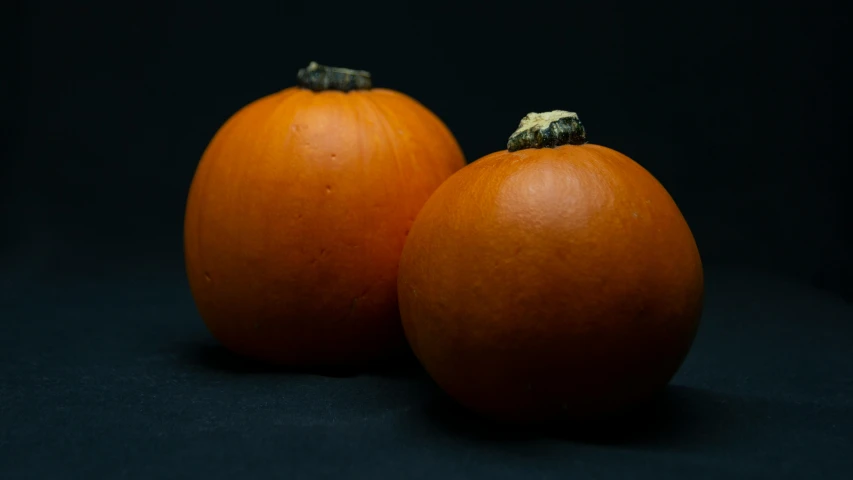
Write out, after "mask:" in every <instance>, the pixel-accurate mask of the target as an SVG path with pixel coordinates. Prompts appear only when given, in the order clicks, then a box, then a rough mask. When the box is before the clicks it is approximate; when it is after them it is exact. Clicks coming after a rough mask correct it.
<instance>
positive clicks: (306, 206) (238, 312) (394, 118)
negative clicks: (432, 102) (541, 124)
mask: <svg viewBox="0 0 853 480" xmlns="http://www.w3.org/2000/svg"><path fill="white" fill-rule="evenodd" d="M464 164H465V160H464V158H463V155H462V152H461V150H460V148H459V146H458V145H457V142H456V140H455V139H454V137H453V135H452V134H451V132H450V131H449V130H448V129H447V128H446V127H445V125H444V124H443V123H442V122H441V120H439V119H438V118H437V117H436V116H435V115H434V114H432V113H431V112H430V111H428V110H427V109H426V108H425V107H423V106H422V105H421V104H419V103H418V102H416V101H415V100H413V99H411V98H410V97H408V96H406V95H404V94H401V93H397V92H394V91H391V90H385V89H372V90H353V91H348V92H344V91H337V90H326V91H312V90H310V89H307V88H302V87H292V88H288V89H286V90H283V91H281V92H279V93H276V94H273V95H270V96H267V97H264V98H261V99H259V100H257V101H255V102H252V103H251V104H249V105H247V106H246V107H244V108H242V109H241V110H239V111H238V112H237V113H236V114H235V115H234V116H232V117H231V118H230V119H229V120H228V121H227V122H226V123H225V124H224V125H223V126H222V127H221V129H220V130H219V131H218V132H217V133H216V135H215V136H214V138H213V139H212V141H211V142H210V144H209V146H208V148H207V149H206V151H205V152H204V154H203V156H202V159H201V161H200V162H199V165H198V167H197V171H196V173H195V176H194V178H193V181H192V185H191V187H190V192H189V197H188V201H187V205H186V216H185V225H184V242H185V243H184V247H185V259H186V270H187V274H188V277H189V284H190V287H191V291H192V294H193V297H194V299H195V302H196V305H197V308H198V310H199V312H200V315H201V317H202V318H203V320H204V322H205V323H206V325H207V327H208V328H209V330H210V331H211V332H212V334H213V335H214V336H215V337H216V338H217V339H218V340H219V341H220V342H221V343H222V344H223V345H224V346H226V347H227V348H229V349H230V350H232V351H234V352H237V353H239V354H242V355H246V356H250V357H254V358H256V359H259V360H263V361H265V362H269V363H274V364H280V365H289V366H322V365H360V364H364V363H369V362H372V361H375V360H381V359H382V358H385V357H386V356H388V355H393V354H394V353H395V352H397V351H400V350H401V349H405V345H406V344H405V338H404V336H403V334H402V329H401V326H400V322H399V311H398V307H397V295H396V277H397V269H398V264H399V257H400V253H401V251H402V248H403V243H404V239H405V237H406V235H407V233H408V231H409V228H410V226H411V223H412V221H413V220H414V218H415V216H416V214H417V213H418V211H419V210H420V208H421V207H422V205H423V204H424V202H425V201H426V200H427V198H428V197H429V195H430V194H431V193H432V192H433V191H434V190H435V188H436V187H438V186H439V185H440V184H441V182H442V181H443V180H445V179H446V178H447V177H448V176H450V174H452V173H453V172H454V171H456V170H458V169H459V168H461V167H462V166H464Z"/></svg>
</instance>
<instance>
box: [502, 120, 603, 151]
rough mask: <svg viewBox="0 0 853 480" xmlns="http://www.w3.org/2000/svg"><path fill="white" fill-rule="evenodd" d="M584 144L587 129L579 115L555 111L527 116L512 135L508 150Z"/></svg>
mask: <svg viewBox="0 0 853 480" xmlns="http://www.w3.org/2000/svg"><path fill="white" fill-rule="evenodd" d="M584 143H586V129H585V128H584V127H583V124H582V123H581V121H580V119H578V114H577V113H574V112H566V111H563V110H554V111H553V112H545V113H528V114H527V115H525V116H524V118H522V119H521V123H519V124H518V129H517V130H516V131H515V132H513V133H512V135H510V137H509V141H507V144H506V149H507V150H509V151H510V152H514V151H516V150H523V149H526V148H546V147H550V148H553V147H559V146H561V145H583V144H584Z"/></svg>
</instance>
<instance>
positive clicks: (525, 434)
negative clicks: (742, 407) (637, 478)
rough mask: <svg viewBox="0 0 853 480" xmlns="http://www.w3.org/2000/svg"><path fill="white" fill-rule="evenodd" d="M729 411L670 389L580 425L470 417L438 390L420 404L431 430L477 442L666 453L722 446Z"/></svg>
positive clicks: (711, 399) (717, 401)
mask: <svg viewBox="0 0 853 480" xmlns="http://www.w3.org/2000/svg"><path fill="white" fill-rule="evenodd" d="M735 407H736V405H733V404H732V403H731V402H728V401H727V399H726V397H725V396H723V395H719V394H716V393H714V392H712V391H710V390H705V389H700V388H695V387H686V386H679V385H670V386H668V387H667V388H666V389H664V391H663V392H662V393H661V394H659V395H658V396H656V397H655V398H653V399H651V400H650V401H648V402H646V403H644V404H641V405H638V406H636V407H635V408H633V409H632V410H630V411H628V412H625V413H622V414H619V415H614V416H611V417H608V418H602V419H598V420H595V421H589V422H586V423H555V424H548V425H538V426H519V425H508V424H501V423H497V422H495V421H492V420H490V419H487V418H484V417H481V416H477V415H474V414H472V413H471V412H469V411H467V410H466V409H464V408H463V407H461V406H459V405H458V404H457V403H456V402H454V401H453V400H452V399H450V398H449V397H448V396H447V395H444V394H443V392H438V391H436V393H435V395H434V397H433V398H432V399H431V400H430V401H429V402H427V404H426V405H425V413H426V415H427V416H428V417H429V418H430V421H431V423H432V424H433V425H434V426H435V427H436V428H439V429H441V430H445V431H446V433H449V434H451V435H454V436H461V437H465V438H468V439H470V440H474V441H477V442H484V441H485V442H529V441H536V440H552V441H553V440H562V441H567V442H573V443H583V444H592V445H600V446H607V445H611V446H631V447H632V448H641V449H643V448H645V449H663V450H668V451H671V450H684V449H688V448H691V447H694V446H696V445H707V444H708V443H709V442H712V443H713V442H715V441H719V442H723V443H725V442H726V441H727V439H728V438H729V437H730V436H731V429H730V428H728V427H730V426H731V425H732V424H733V423H736V416H737V414H736V412H735V411H734V410H733V408H735Z"/></svg>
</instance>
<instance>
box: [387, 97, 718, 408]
mask: <svg viewBox="0 0 853 480" xmlns="http://www.w3.org/2000/svg"><path fill="white" fill-rule="evenodd" d="M398 281H399V286H398V292H399V297H400V309H401V315H402V322H403V327H404V330H405V333H406V336H407V338H408V341H409V343H410V345H411V347H412V350H413V351H414V353H415V355H416V356H417V357H418V359H419V360H420V362H421V363H422V364H423V365H424V367H425V368H426V370H427V371H428V372H429V374H430V375H431V376H432V378H433V379H434V380H435V381H436V383H437V384H438V385H439V386H440V387H441V388H443V389H444V390H445V391H446V392H447V393H448V394H449V395H450V396H451V397H453V398H455V399H456V400H457V401H458V402H459V403H461V404H462V405H464V406H466V407H468V408H470V409H471V410H474V411H476V412H479V413H481V414H483V415H486V416H489V417H492V418H494V419H498V420H503V421H509V422H519V423H538V422H543V421H555V420H556V421H559V420H574V421H577V420H591V419H596V418H600V416H602V415H608V414H613V413H617V412H621V411H623V410H625V409H627V408H630V407H631V406H634V405H636V404H637V403H638V402H641V401H642V400H645V399H648V398H650V397H651V396H652V395H654V394H655V393H656V392H658V391H660V390H661V389H662V388H663V387H664V386H665V385H666V384H667V383H668V382H669V380H670V379H671V377H672V376H673V375H674V373H675V372H676V371H677V369H678V368H679V366H680V364H681V363H682V361H683V359H684V358H685V356H686V355H687V353H688V351H689V349H690V346H691V344H692V342H693V339H694V336H695V334H696V332H697V328H698V325H699V319H700V315H701V310H702V299H703V289H704V287H703V285H704V284H703V269H702V262H701V259H700V255H699V251H698V249H697V246H696V243H695V241H694V238H693V236H692V234H691V231H690V229H689V227H688V225H687V223H686V221H685V219H684V217H683V216H682V214H681V212H680V211H679V209H678V207H677V206H676V204H675V202H674V201H673V199H672V198H671V197H670V195H669V194H668V193H667V191H666V190H665V189H664V187H663V186H662V185H661V184H660V183H659V182H658V181H657V180H656V179H655V178H654V177H653V176H652V175H651V174H650V173H649V172H648V171H646V170H645V169H644V168H643V167H641V166H640V165H639V164H637V163H636V162H634V161H633V160H631V159H630V158H628V157H627V156H625V155H623V154H621V153H619V152H617V151H614V150H612V149H610V148H607V147H604V146H600V145H593V144H589V143H587V140H586V130H585V129H584V127H583V125H582V124H581V122H580V120H579V119H578V117H577V115H576V114H574V113H571V112H564V111H554V112H547V113H542V114H538V113H531V114H529V115H527V116H526V117H525V118H524V119H523V120H522V121H521V124H520V125H519V128H518V130H517V131H516V132H515V133H513V134H512V136H511V137H510V139H509V142H508V145H507V150H503V151H499V152H496V153H493V154H490V155H487V156H485V157H483V158H481V159H479V160H477V161H475V162H472V163H471V164H469V165H468V166H466V167H465V168H463V169H461V170H460V171H458V172H457V173H455V174H454V175H453V176H452V177H451V178H450V179H448V180H447V181H446V182H445V183H444V184H443V185H442V186H441V187H439V188H438V189H437V191H436V192H435V193H434V194H433V196H432V197H431V198H430V199H429V201H428V202H427V203H426V205H425V206H424V208H423V209H422V210H421V212H420V213H419V215H418V217H417V220H416V221H415V223H414V225H413V226H412V230H411V233H410V235H409V238H408V239H407V241H406V244H405V247H404V250H403V255H402V258H401V263H400V274H399V279H398Z"/></svg>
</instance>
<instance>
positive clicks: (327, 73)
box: [296, 62, 373, 92]
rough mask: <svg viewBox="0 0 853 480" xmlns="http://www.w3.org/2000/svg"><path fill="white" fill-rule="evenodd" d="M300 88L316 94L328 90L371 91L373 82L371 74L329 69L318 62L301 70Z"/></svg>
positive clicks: (343, 69)
mask: <svg viewBox="0 0 853 480" xmlns="http://www.w3.org/2000/svg"><path fill="white" fill-rule="evenodd" d="M296 78H297V79H298V80H299V86H301V87H303V88H308V89H311V90H313V91H315V92H323V91H326V90H340V91H342V92H349V91H350V90H370V88H371V87H372V86H373V82H372V81H371V79H370V72H365V71H363V70H350V69H348V68H338V67H327V66H325V65H320V64H318V63H317V62H311V63H310V64H308V66H307V67H305V68H300V69H299V73H297V74H296Z"/></svg>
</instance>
